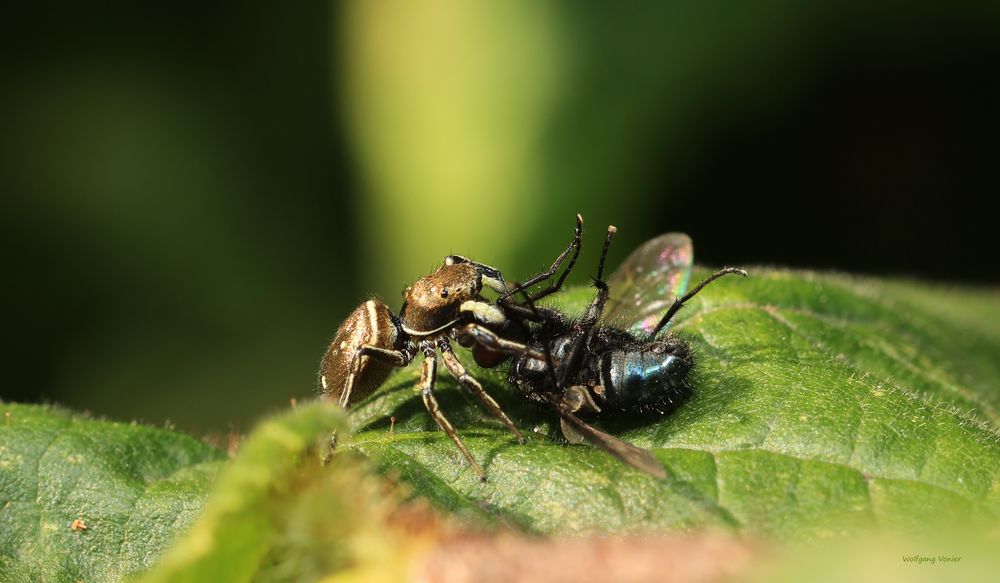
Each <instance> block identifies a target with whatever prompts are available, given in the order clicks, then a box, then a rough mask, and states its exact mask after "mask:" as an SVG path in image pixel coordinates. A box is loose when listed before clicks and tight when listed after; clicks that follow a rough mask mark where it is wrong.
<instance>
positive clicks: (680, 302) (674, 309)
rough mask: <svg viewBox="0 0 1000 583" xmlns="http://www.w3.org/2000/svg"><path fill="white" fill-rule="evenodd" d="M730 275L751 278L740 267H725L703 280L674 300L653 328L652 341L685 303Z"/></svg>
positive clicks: (650, 335)
mask: <svg viewBox="0 0 1000 583" xmlns="http://www.w3.org/2000/svg"><path fill="white" fill-rule="evenodd" d="M730 273H735V274H737V275H742V276H743V277H749V276H750V275H749V274H748V273H747V272H746V271H744V270H742V269H740V268H738V267H724V268H722V269H720V270H719V271H716V272H715V273H713V274H712V275H710V276H708V277H706V278H705V279H704V280H702V282H701V283H699V284H698V285H696V286H695V287H694V289H693V290H691V291H689V292H688V293H686V294H684V296H683V297H680V298H677V299H675V300H674V303H673V304H671V305H670V308H668V309H667V313H666V314H663V317H662V318H660V322H659V323H658V324H657V325H656V328H653V331H652V332H650V333H649V337H650V339H652V338H655V337H656V335H657V334H658V333H659V332H660V330H663V327H664V326H666V325H667V323H669V322H670V319H671V318H673V317H674V314H676V313H677V310H680V309H681V307H682V306H683V305H684V302H686V301H688V300H690V299H691V298H693V297H694V296H695V295H696V294H697V293H698V292H700V291H701V290H702V289H704V288H705V286H706V285H708V284H710V283H712V282H713V281H715V280H717V279H719V278H720V277H722V276H723V275H727V274H730Z"/></svg>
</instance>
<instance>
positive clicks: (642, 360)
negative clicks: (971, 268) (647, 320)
mask: <svg viewBox="0 0 1000 583" xmlns="http://www.w3.org/2000/svg"><path fill="white" fill-rule="evenodd" d="M598 360H599V364H598V368H599V370H600V377H601V384H600V385H599V386H595V387H594V388H592V389H591V393H592V395H593V398H594V401H595V402H596V403H597V404H598V406H600V407H601V409H602V410H606V411H608V412H613V411H632V410H641V409H647V408H652V409H662V408H664V407H668V408H671V407H672V406H673V405H676V404H679V403H680V402H681V401H682V400H683V399H684V398H686V397H687V395H688V393H689V392H690V390H689V386H688V384H687V382H686V379H687V376H688V372H689V371H690V370H691V366H692V364H693V362H692V360H691V358H690V353H689V351H688V349H687V346H686V345H684V344H683V343H679V342H668V341H654V342H651V343H648V344H645V345H643V346H641V347H633V348H632V349H630V350H610V351H607V352H604V353H601V354H600V356H599V359H598Z"/></svg>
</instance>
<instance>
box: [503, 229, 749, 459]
mask: <svg viewBox="0 0 1000 583" xmlns="http://www.w3.org/2000/svg"><path fill="white" fill-rule="evenodd" d="M614 234H615V228H614V227H609V228H608V235H607V238H606V239H605V242H604V249H603V251H602V254H601V258H600V263H599V265H598V270H597V276H596V278H595V279H594V286H595V287H596V288H597V293H596V294H595V296H594V299H593V300H592V301H591V303H590V305H589V306H588V307H587V309H586V310H585V311H584V313H583V314H582V315H581V316H580V317H577V318H571V317H569V316H567V315H565V314H563V313H561V312H559V311H557V310H553V309H550V308H537V307H535V305H534V301H533V300H534V298H532V297H530V296H528V295H527V293H524V292H522V294H523V297H524V302H523V304H522V305H524V306H526V307H528V308H529V309H530V310H531V311H532V312H533V314H534V315H535V316H536V317H535V318H534V320H536V321H537V322H538V323H537V324H529V325H528V328H527V329H528V333H527V337H526V339H524V340H523V341H522V342H523V344H522V346H521V347H520V349H519V351H518V352H516V353H515V352H513V351H511V352H506V354H507V355H509V356H510V357H511V358H512V359H513V360H512V362H511V364H510V372H509V380H510V382H511V384H512V385H514V386H515V387H516V391H517V393H518V394H519V395H521V396H522V397H525V398H527V399H529V400H531V401H534V402H537V403H540V404H543V405H547V406H550V407H552V408H553V409H555V410H556V412H557V413H558V414H559V417H560V421H561V427H562V432H563V435H564V436H565V437H566V439H567V440H568V441H570V442H574V443H579V442H581V441H584V440H586V441H589V442H591V443H592V444H594V445H595V446H597V447H599V448H601V449H603V450H604V451H606V452H608V453H610V454H611V455H613V456H615V457H616V458H618V459H619V460H621V461H623V462H625V463H627V464H629V465H631V466H633V467H635V468H638V469H640V470H642V471H644V472H646V473H648V474H651V475H653V476H656V477H661V478H662V477H665V476H666V473H665V471H664V469H663V466H662V465H661V464H660V463H659V462H658V461H657V460H656V458H655V457H654V456H653V455H652V454H651V453H650V452H649V451H647V450H645V449H641V448H638V447H636V446H634V445H631V444H629V443H626V442H624V441H622V440H620V439H618V438H617V437H614V436H612V435H610V434H607V433H605V432H603V431H600V430H599V429H597V428H595V427H592V426H591V425H589V424H588V423H586V422H585V421H583V419H581V416H583V417H587V416H609V415H615V414H627V413H635V412H641V411H649V410H658V411H660V412H663V411H665V410H667V409H669V408H672V407H673V406H675V405H676V404H677V403H679V402H680V401H681V400H683V399H684V398H685V397H686V396H687V395H688V394H689V393H690V391H691V387H690V385H689V382H688V372H689V371H690V370H691V367H692V365H693V364H694V361H693V358H692V355H691V350H690V347H689V346H688V345H687V343H686V342H684V341H683V340H681V339H680V338H677V337H675V336H672V335H669V334H665V333H663V331H664V330H665V329H666V327H667V325H668V324H669V323H670V320H671V319H672V318H673V316H674V315H675V314H676V313H677V311H678V310H679V309H680V308H681V307H682V306H683V305H684V303H685V302H687V301H688V300H690V299H691V298H692V297H694V295H695V294H697V293H698V292H700V291H701V290H702V289H703V288H704V287H705V286H706V285H708V284H709V283H711V282H712V281H714V280H715V279H717V278H719V277H721V276H723V275H726V274H730V273H735V274H738V275H742V276H744V277H745V276H746V275H747V273H746V272H745V271H743V270H742V269H737V268H734V267H727V268H725V269H722V270H719V271H717V272H715V273H714V274H712V275H711V276H709V277H708V278H707V279H705V280H704V281H702V282H701V283H700V284H698V285H697V286H695V288H694V289H692V290H691V291H690V292H688V293H687V294H684V291H685V290H686V288H687V284H688V281H689V280H690V276H691V264H692V257H693V253H692V245H691V239H690V238H689V237H688V236H687V235H684V234H681V233H668V234H666V235H661V236H660V237H657V238H655V239H652V240H650V241H648V242H646V243H645V244H644V245H642V246H641V247H639V248H638V249H636V251H634V252H633V253H632V255H630V256H629V258H628V259H627V260H626V261H625V263H624V264H622V266H621V267H620V268H619V269H618V270H617V271H616V272H615V273H614V275H612V276H611V278H610V281H608V282H605V281H604V280H603V271H604V261H605V258H606V257H607V252H608V247H609V245H610V243H611V239H612V238H613V236H614ZM682 294H683V295H682ZM609 304H610V307H609ZM610 322H620V323H624V324H625V325H628V326H630V327H629V329H625V328H622V327H619V326H618V325H614V324H611V323H610Z"/></svg>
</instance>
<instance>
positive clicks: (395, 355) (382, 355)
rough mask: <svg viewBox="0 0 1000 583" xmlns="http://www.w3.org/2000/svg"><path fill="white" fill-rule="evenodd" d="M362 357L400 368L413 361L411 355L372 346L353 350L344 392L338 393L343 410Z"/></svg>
mask: <svg viewBox="0 0 1000 583" xmlns="http://www.w3.org/2000/svg"><path fill="white" fill-rule="evenodd" d="M364 357H368V358H372V359H374V360H377V361H379V362H384V363H386V364H391V365H392V366H397V367H400V368H402V367H404V366H406V365H408V364H410V361H412V360H413V354H412V353H410V352H406V351H403V350H389V349H386V348H381V347H378V346H373V345H371V344H364V345H362V346H359V347H358V348H357V349H355V351H354V356H352V357H351V370H350V372H348V373H347V380H345V381H344V390H343V391H342V392H341V393H340V397H339V398H338V399H337V402H338V403H340V406H341V407H344V408H345V409H346V408H347V406H348V405H350V404H351V395H352V394H353V393H354V384H355V383H356V382H357V378H358V376H359V375H360V374H361V365H362V364H363V363H364ZM322 382H323V383H324V387H323V389H324V390H325V389H326V386H325V384H326V379H325V378H324V379H322Z"/></svg>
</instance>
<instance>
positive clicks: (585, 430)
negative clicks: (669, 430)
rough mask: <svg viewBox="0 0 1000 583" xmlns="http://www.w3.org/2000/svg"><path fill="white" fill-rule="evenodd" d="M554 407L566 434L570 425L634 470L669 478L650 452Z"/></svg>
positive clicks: (656, 476) (565, 408)
mask: <svg viewBox="0 0 1000 583" xmlns="http://www.w3.org/2000/svg"><path fill="white" fill-rule="evenodd" d="M554 405H555V409H556V411H558V412H559V416H560V417H561V418H562V423H563V428H564V429H563V431H564V433H565V427H566V426H567V425H568V426H570V427H572V428H573V432H575V433H576V434H578V435H580V436H582V437H583V438H584V439H586V440H587V441H589V442H590V443H592V444H593V445H594V446H595V447H598V448H600V449H603V450H604V451H606V452H607V453H609V454H611V455H613V456H614V457H616V458H618V459H619V460H620V461H622V462H624V463H626V464H628V465H630V466H632V467H633V468H635V469H637V470H641V471H643V472H646V473H647V474H649V475H650V476H653V477H654V478H660V479H663V478H666V477H667V471H666V470H665V469H664V468H663V465H662V464H661V463H660V461H659V460H657V459H656V457H655V456H654V455H653V454H652V453H650V452H649V450H646V449H642V448H641V447H636V446H634V445H632V444H631V443H627V442H624V441H622V440H620V439H618V438H617V437H615V436H614V435H611V434H609V433H605V432H603V431H601V430H600V429H598V428H596V427H594V426H593V425H590V424H589V423H587V422H585V421H583V420H582V419H580V418H579V417H577V416H576V415H575V414H574V413H573V412H572V411H570V410H569V407H568V406H566V405H563V404H555V403H554Z"/></svg>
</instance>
